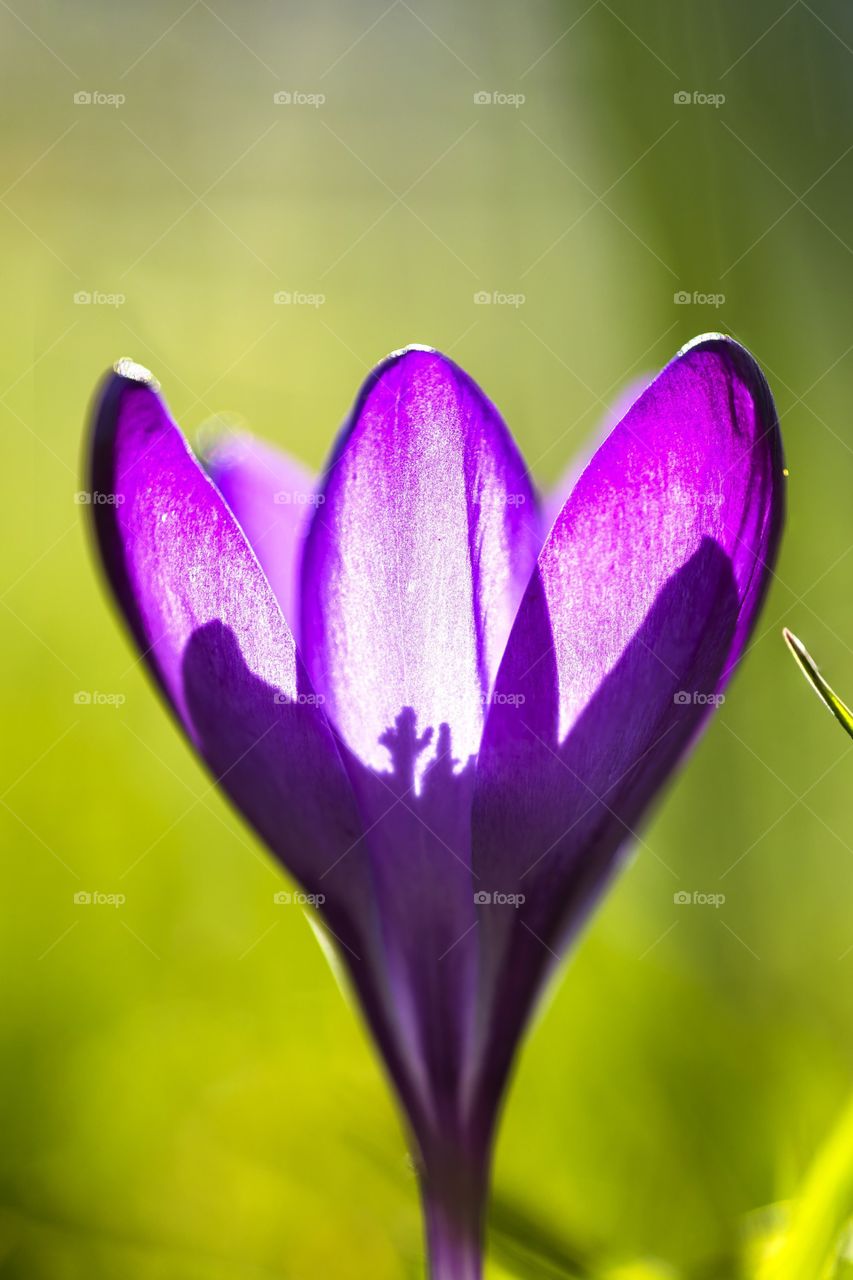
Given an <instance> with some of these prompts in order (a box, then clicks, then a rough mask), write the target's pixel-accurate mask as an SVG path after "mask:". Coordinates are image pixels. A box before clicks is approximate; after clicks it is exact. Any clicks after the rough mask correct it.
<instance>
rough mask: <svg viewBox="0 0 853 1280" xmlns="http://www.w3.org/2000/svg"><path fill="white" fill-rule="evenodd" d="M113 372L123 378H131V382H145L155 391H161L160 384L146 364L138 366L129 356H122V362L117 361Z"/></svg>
mask: <svg viewBox="0 0 853 1280" xmlns="http://www.w3.org/2000/svg"><path fill="white" fill-rule="evenodd" d="M113 370H114V371H115V372H116V373H117V374H118V375H119V377H121V378H129V379H130V381H131V382H143V383H144V384H145V385H146V386H147V387H151V388H152V390H154V391H159V390H160V383H159V382H158V381H157V379H156V378H155V377H154V374H153V373H152V372H151V370H150V369H146V368H145V365H144V364H137V363H136V361H135V360H131V359H130V357H129V356H122V357H121V359H120V360H116V362H115V364H114V365H113Z"/></svg>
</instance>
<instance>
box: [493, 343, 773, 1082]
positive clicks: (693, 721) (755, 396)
mask: <svg viewBox="0 0 853 1280" xmlns="http://www.w3.org/2000/svg"><path fill="white" fill-rule="evenodd" d="M782 470H783V467H782V451H781V442H780V437H779V432H778V424H777V420H776V413H775V409H774V406H773V402H772V398H771V396H770V393H769V390H768V388H767V385H766V383H765V381H764V378H763V376H762V374H761V372H760V370H759V369H758V366H757V365H756V363H755V361H754V360H753V359H752V357H751V356H750V355H749V354H748V353H747V352H746V351H745V350H744V349H743V348H742V347H740V346H738V344H737V343H735V342H733V341H731V340H730V339H727V338H723V337H719V336H712V337H708V338H704V339H697V340H696V342H694V343H692V344H691V345H690V346H689V347H687V348H685V349H684V351H683V352H681V353H680V354H679V355H678V356H677V357H676V358H675V360H673V361H672V362H671V363H670V364H669V365H668V366H667V367H666V369H664V371H663V372H662V373H661V374H660V376H659V377H658V378H657V379H656V380H655V382H654V383H653V384H652V385H651V386H650V387H649V388H648V390H647V391H646V392H645V393H644V394H643V395H642V396H641V397H640V399H639V400H638V401H637V402H636V404H634V406H633V407H632V408H631V410H630V411H629V412H628V414H627V416H626V417H625V418H624V419H623V421H622V422H621V423H620V425H619V426H618V427H617V428H616V429H615V430H614V431H613V433H612V435H611V436H610V437H609V439H608V440H607V441H606V442H605V444H604V445H603V446H602V447H601V448H600V449H599V451H598V453H597V454H596V455H595V457H594V458H593V460H592V462H591V463H590V465H589V466H588V468H587V469H586V471H585V472H584V474H583V475H582V477H581V478H580V480H579V482H578V484H577V486H576V488H575V490H574V492H573V493H572V495H571V497H570V498H569V500H568V502H567V503H566V505H565V507H564V509H563V511H562V513H561V515H560V516H559V518H558V520H557V522H556V524H555V526H554V529H553V530H552V532H551V534H550V536H549V538H548V539H547V541H546V544H545V547H544V548H543V551H542V553H541V555H540V557H539V562H538V566H537V571H536V573H535V575H534V577H533V579H532V580H531V584H530V587H529V589H528V591H527V593H526V595H525V599H524V602H523V603H522V606H521V608H520V610H519V615H518V618H517V621H516V624H515V627H514V629H513V632H512V635H511V637H510V640H509V644H508V647H507V652H506V655H505V658H504V661H503V663H502V666H501V669H500V672H499V675H498V679H497V684H496V692H495V699H494V703H493V706H492V708H491V711H490V715H489V720H488V723H487V725H486V729H485V735H484V742H483V748H482V751H481V756H480V761H479V766H478V780H477V794H476V797H475V802H474V866H475V869H476V870H477V871H478V872H479V874H480V877H481V881H482V884H483V888H484V889H490V890H491V891H492V892H493V894H494V893H495V892H498V893H503V894H515V895H523V898H524V901H523V902H522V903H521V905H518V906H515V907H507V906H495V905H494V899H493V901H492V903H491V904H487V905H484V906H483V907H482V908H481V909H480V924H481V930H482V956H483V960H484V966H485V978H484V982H485V988H484V991H485V993H484V995H483V1004H482V1008H481V1013H482V1018H483V1024H482V1036H483V1043H482V1061H483V1075H484V1078H485V1081H486V1083H485V1085H484V1090H483V1099H484V1101H483V1105H485V1106H487V1107H488V1106H489V1105H494V1102H495V1098H496V1097H497V1095H498V1094H499V1092H500V1089H501V1088H502V1086H503V1082H504V1078H505V1074H506V1071H507V1069H508V1065H509V1059H510V1056H511V1052H512V1047H513V1045H514V1044H515V1042H516V1040H517V1037H518V1035H519V1034H520V1030H521V1028H522V1026H523V1023H524V1020H525V1018H526V1016H527V1014H528V1013H529V1010H530V1007H531V1003H532V1001H533V998H534V994H535V991H536V989H537V987H538V984H539V982H540V981H541V978H542V976H543V974H544V972H545V970H546V969H547V967H548V964H549V962H550V961H551V959H552V958H553V956H554V954H555V953H556V952H558V951H559V950H560V948H561V945H562V944H564V942H565V940H566V938H567V936H568V935H569V934H570V933H571V932H572V931H573V930H574V929H576V928H577V927H578V925H579V924H580V923H581V922H582V920H583V918H584V915H585V913H586V911H587V910H588V908H589V906H590V905H591V903H592V902H593V901H594V899H595V896H596V894H597V893H598V892H599V891H600V889H601V887H602V885H603V884H604V882H605V881H606V879H607V877H608V876H609V875H610V874H611V872H612V870H613V868H614V865H615V862H616V859H617V855H618V853H619V851H620V849H621V848H622V847H623V846H624V845H625V842H626V839H627V838H629V837H630V836H631V835H632V834H633V828H634V827H635V826H636V824H637V822H638V820H639V819H640V817H641V815H642V813H643V811H644V810H645V809H646V807H647V806H648V804H649V801H650V800H651V799H652V797H653V796H654V795H655V793H656V792H657V791H658V789H659V788H660V786H661V784H662V783H663V781H664V780H665V778H666V777H667V775H668V774H669V773H670V771H671V770H672V768H673V767H674V765H675V764H676V762H677V761H678V759H679V757H680V755H681V754H682V753H683V751H684V749H685V747H686V746H687V745H688V743H689V742H690V741H691V739H692V738H693V737H694V736H695V734H696V731H697V729H698V728H699V727H700V725H701V722H702V721H703V720H704V719H705V717H706V715H707V712H708V710H709V707H711V706H712V705H714V703H715V702H716V700H717V698H718V696H719V691H720V690H721V688H722V687H723V685H724V683H725V680H726V678H727V676H728V675H729V673H730V672H731V669H732V667H733V665H734V663H735V662H736V660H737V658H738V657H739V656H740V654H741V653H742V651H743V649H744V646H745V644H746V641H747V638H748V635H749V632H750V629H751V627H752V624H753V622H754V619H755V616H756V613H757V610H758V608H759V605H760V603H761V600H762V597H763V595H764V592H765V589H766V587H767V584H768V580H769V576H770V573H771V571H772V565H773V562H774V558H775V555H776V549H777V544H778V539H779V534H780V531H781V523H782V512H783V492H782V486H783V480H782Z"/></svg>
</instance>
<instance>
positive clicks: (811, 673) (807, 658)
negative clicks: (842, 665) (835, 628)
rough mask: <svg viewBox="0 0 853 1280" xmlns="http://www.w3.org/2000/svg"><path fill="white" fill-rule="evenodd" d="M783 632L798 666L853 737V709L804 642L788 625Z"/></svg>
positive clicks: (822, 700) (823, 701)
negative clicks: (833, 685)
mask: <svg viewBox="0 0 853 1280" xmlns="http://www.w3.org/2000/svg"><path fill="white" fill-rule="evenodd" d="M782 634H783V635H784V637H785V642H786V643H787V645H788V648H789V649H790V650H791V653H792V654H793V655H794V660H795V661H796V663H797V666H798V667H799V668H800V670H801V671H802V673H803V675H804V676H805V677H806V679H807V680H808V682H809V684H810V685H811V686H812V688H813V689H814V691H815V693H816V694H817V696H818V697H819V698H820V700H821V702H822V703H823V704H824V705H825V706H826V707H828V708H829V710H830V711H831V712H832V714H833V715H834V716H835V718H836V720H837V721H838V723H839V724H840V725H841V726H842V728H844V729H846V730H847V732H848V733H849V734H850V736H851V738H853V711H851V710H850V708H849V707H848V706H846V705H845V703H843V702H842V701H841V699H840V698H839V696H838V694H837V693H836V692H835V690H834V689H833V688H832V687H831V685H829V684H828V683H827V681H826V680H824V678H823V676H822V675H821V674H820V671H819V669H818V666H817V663H816V662H815V660H814V658H813V657H812V656H811V654H810V653H809V651H808V649H807V648H806V646H805V645H804V644H803V642H802V641H801V640H798V639H797V637H796V636H795V635H794V634H793V632H791V631H789V630H788V628H787V627H785V628H784V630H783V632H782Z"/></svg>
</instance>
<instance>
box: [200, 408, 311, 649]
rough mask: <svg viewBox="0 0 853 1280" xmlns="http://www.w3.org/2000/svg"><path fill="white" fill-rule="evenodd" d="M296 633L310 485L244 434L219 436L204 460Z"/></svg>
mask: <svg viewBox="0 0 853 1280" xmlns="http://www.w3.org/2000/svg"><path fill="white" fill-rule="evenodd" d="M203 462H204V466H205V469H206V471H207V473H208V475H210V476H212V478H213V480H214V482H215V484H216V487H217V488H218V489H219V492H220V493H221V494H222V496H223V497H224V499H225V501H226V502H227V503H228V505H229V507H230V508H231V510H232V511H233V512H234V515H235V516H236V517H237V520H238V521H239V523H240V526H241V527H242V529H243V532H244V533H245V535H246V537H247V539H248V541H249V544H250V546H251V548H252V550H253V551H254V553H255V555H256V556H257V557H258V560H259V561H260V565H261V568H262V569H263V571H264V573H265V574H266V576H267V581H268V582H269V584H270V586H271V587H272V589H273V592H274V594H275V598H276V600H278V603H279V604H280V605H281V611H282V613H283V614H284V616H285V618H286V619H287V621H288V623H289V624H290V628H291V630H292V631H293V632H294V634H296V633H297V606H298V595H297V580H298V578H297V575H298V570H299V560H300V557H301V554H302V542H303V540H304V537H305V533H306V532H307V528H308V518H309V515H310V513H311V511H312V510H313V507H314V504H315V502H316V496H315V488H316V484H315V480H314V477H313V476H312V475H311V472H310V471H309V470H308V469H307V467H304V466H303V465H302V463H300V462H297V461H296V459H295V458H290V457H288V456H287V454H284V453H281V452H280V451H279V450H278V449H274V448H273V447H272V445H269V444H266V443H265V442H264V441H262V440H256V439H255V438H254V437H252V436H250V435H249V434H248V433H244V432H240V433H235V434H229V435H226V436H223V437H221V438H220V439H219V440H217V441H216V443H215V444H214V445H213V446H212V447H211V448H210V449H209V450H208V451H207V453H206V454H205V455H204V458H203Z"/></svg>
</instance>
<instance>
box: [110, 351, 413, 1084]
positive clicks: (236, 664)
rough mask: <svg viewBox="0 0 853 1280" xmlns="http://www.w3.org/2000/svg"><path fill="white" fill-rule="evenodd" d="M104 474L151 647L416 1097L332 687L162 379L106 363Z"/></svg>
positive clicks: (138, 619)
mask: <svg viewBox="0 0 853 1280" xmlns="http://www.w3.org/2000/svg"><path fill="white" fill-rule="evenodd" d="M91 487H92V491H93V503H92V512H93V516H94V521H95V532H96V538H97V543H98V547H99V550H100V553H101V557H102V560H103V564H104V567H105V569H106V572H107V576H108V578H109V581H110V584H111V586H112V588H113V591H114V593H115V595H116V597H117V599H118V602H119V604H120V606H121V608H122V610H123V612H124V614H125V617H126V619H127V621H128V623H129V625H130V628H131V631H132V633H133V635H134V638H135V640H136V643H137V645H138V647H139V649H140V651H141V653H142V654H143V656H144V658H145V661H146V663H147V664H148V666H149V667H150V669H151V671H152V672H153V674H154V676H155V678H156V679H157V681H158V683H159V684H160V686H161V687H162V689H163V691H164V693H165V695H166V697H167V699H168V701H169V702H170V703H171V705H172V707H173V709H174V711H175V713H176V715H177V717H178V719H179V721H180V723H181V724H182V725H183V728H184V729H185V731H186V732H187V734H188V735H189V737H190V739H191V741H192V742H193V744H194V745H195V747H196V748H197V750H198V751H199V753H200V754H201V756H202V757H203V758H204V760H205V761H206V763H207V764H208V766H209V767H210V769H211V770H212V771H213V773H214V775H215V777H216V779H217V782H218V783H219V784H220V785H221V786H222V788H223V789H224V790H225V791H226V793H227V794H228V795H229V796H230V797H231V799H232V800H233V801H234V803H235V804H236V805H237V807H238V808H239V809H240V810H241V811H242V812H243V814H244V815H245V816H246V818H247V819H248V820H249V822H251V823H252V824H253V826H254V827H255V828H256V830H257V831H258V832H259V834H260V835H261V837H262V838H263V839H264V840H265V842H266V843H267V845H268V846H269V847H270V848H271V849H272V850H273V852H274V853H276V854H277V855H278V856H279V857H280V858H281V859H282V861H283V862H284V863H285V865H286V866H287V867H288V869H289V870H290V871H291V872H292V873H293V874H294V875H295V876H296V877H297V878H298V879H299V880H300V881H301V882H302V884H303V885H304V886H305V888H306V889H307V890H308V891H309V892H310V893H312V894H314V895H317V897H318V898H319V899H320V901H321V902H322V910H323V915H324V917H325V920H326V923H327V924H328V926H329V928H330V929H331V930H332V932H333V933H334V934H335V936H336V937H337V939H338V942H339V943H340V944H341V947H342V955H343V958H344V960H345V962H346V963H347V965H348V967H349V971H350V975H351V977H352V980H353V982H354V985H355V986H356V988H357V990H358V992H359V994H360V996H361V999H362V1002H363V1004H364V1007H365V1010H366V1013H367V1016H368V1019H369V1021H370V1023H371V1026H372V1028H373V1031H374V1034H375V1035H376V1036H377V1039H378V1041H379V1043H380V1045H381V1047H382V1049H383V1051H384V1053H385V1057H386V1061H387V1062H388V1065H389V1068H390V1070H391V1074H392V1076H393V1077H394V1079H395V1081H396V1083H397V1085H398V1088H399V1089H400V1092H401V1095H402V1096H403V1097H404V1099H405V1100H406V1101H407V1103H409V1104H410V1105H412V1104H411V1102H410V1099H411V1086H410V1072H409V1068H408V1067H407V1066H406V1064H405V1063H404V1061H403V1055H402V1053H401V1051H400V1049H399V1036H398V1035H397V1034H396V1032H395V1030H394V1028H393V1025H392V1024H393V1014H392V1013H390V1011H389V1008H388V1005H387V999H386V992H385V989H384V981H383V980H382V977H381V975H382V961H381V957H380V956H379V955H378V954H377V952H378V948H379V942H378V939H379V929H378V925H377V921H376V915H375V902H374V899H373V895H372V892H371V887H370V883H369V868H368V867H367V863H366V855H365V852H364V848H363V845H362V827H361V823H360V819H359V816H358V813H357V809H356V806H355V803H354V799H353V794H352V789H351V786H350V783H349V781H348V779H347V775H346V773H345V771H344V769H343V767H342V763H341V760H340V756H339V753H338V749H337V745H336V742H335V739H334V737H333V735H332V733H331V731H330V729H329V727H328V724H327V721H326V718H325V714H324V712H323V709H322V705H321V702H322V700H321V699H318V697H317V695H316V694H315V693H314V691H313V690H312V688H311V686H310V683H309V681H308V678H307V676H306V674H305V672H304V670H303V669H302V665H301V662H300V659H299V656H298V654H297V651H296V646H295V644H294V640H293V636H292V634H291V631H290V628H289V627H288V625H287V622H286V621H285V619H284V617H283V615H282V613H281V610H280V608H279V605H278V602H277V601H276V599H275V597H274V595H273V593H272V591H271V589H270V586H269V584H268V582H267V580H266V578H265V576H264V574H263V572H262V570H261V568H260V566H259V564H258V562H257V560H256V558H255V556H254V553H253V552H252V550H251V548H250V546H249V544H248V542H247V541H246V538H245V536H244V534H243V531H242V529H241V528H240V526H239V524H238V523H237V521H236V519H235V517H234V515H233V514H232V512H231V510H230V509H229V507H228V506H227V505H226V503H225V502H224V500H223V498H222V496H221V495H220V493H219V491H218V490H217V488H216V486H215V485H214V484H213V482H212V481H211V480H210V478H209V477H208V476H207V475H206V474H205V473H204V471H203V469H202V468H201V466H200V464H199V463H198V462H197V460H196V459H195V458H194V456H193V455H192V453H191V452H190V450H189V447H188V446H187V443H186V441H185V439H184V437H183V436H182V434H181V432H180V430H179V429H178V427H177V426H176V425H175V423H174V422H173V421H172V420H171V418H170V417H169V414H168V412H167V410H166V407H165V405H164V403H163V401H162V400H161V399H160V397H159V396H158V395H157V394H156V392H155V390H154V389H153V387H152V386H151V385H147V384H145V383H144V382H141V381H137V380H135V379H132V378H128V377H124V376H121V375H119V374H115V375H112V376H110V377H109V378H108V379H107V381H106V383H105V385H104V387H103V390H102V393H101V397H100V401H99V404H98V406H97V409H96V416H95V423H94V435H93V448H92V458H91ZM323 900H324V901H323Z"/></svg>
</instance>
